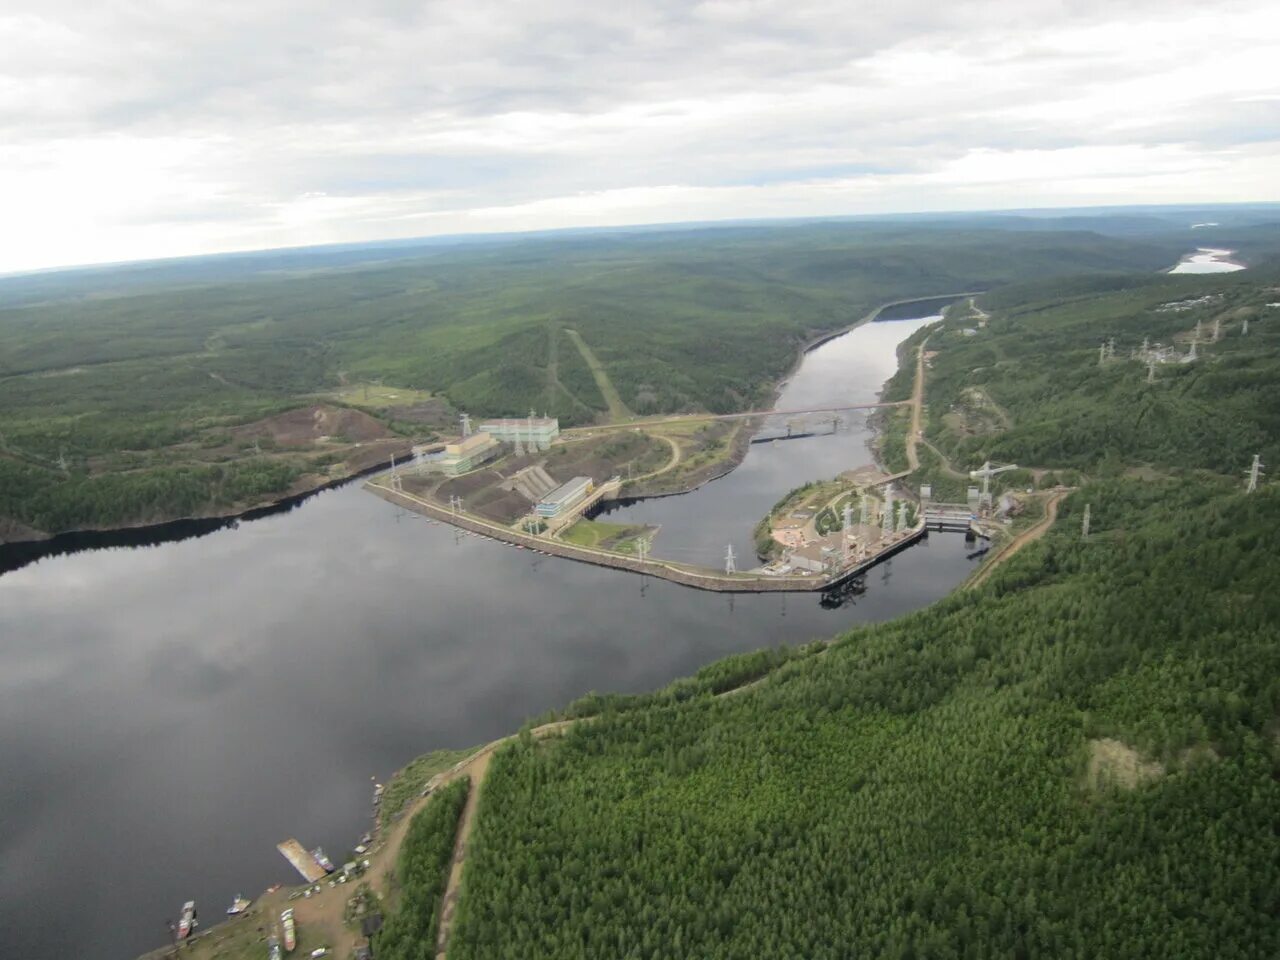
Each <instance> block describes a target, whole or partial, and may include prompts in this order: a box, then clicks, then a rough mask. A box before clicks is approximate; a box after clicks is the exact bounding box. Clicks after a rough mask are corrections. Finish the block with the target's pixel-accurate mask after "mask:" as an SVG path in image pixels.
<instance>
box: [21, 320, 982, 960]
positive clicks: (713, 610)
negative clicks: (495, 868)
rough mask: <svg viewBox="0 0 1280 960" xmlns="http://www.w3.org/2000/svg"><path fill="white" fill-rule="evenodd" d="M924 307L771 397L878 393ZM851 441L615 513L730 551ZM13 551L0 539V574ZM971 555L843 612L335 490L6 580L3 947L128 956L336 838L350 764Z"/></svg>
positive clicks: (826, 621) (335, 846) (907, 606)
mask: <svg viewBox="0 0 1280 960" xmlns="http://www.w3.org/2000/svg"><path fill="white" fill-rule="evenodd" d="M920 322H922V321H919V320H916V321H910V320H901V321H895V322H879V323H875V324H869V325H865V326H862V327H859V328H858V329H856V330H854V331H853V332H851V333H849V334H847V335H845V336H843V337H840V338H838V339H836V340H833V341H831V342H829V343H827V344H824V345H823V346H821V347H819V348H817V349H816V350H815V351H813V352H812V353H810V354H809V355H808V356H807V357H806V359H805V361H804V363H803V364H802V366H801V369H800V370H799V371H798V373H797V375H796V376H795V377H794V378H793V379H792V382H791V384H790V385H789V386H788V388H787V390H786V392H785V393H784V397H783V402H784V403H786V404H793V405H795V404H798V405H821V404H819V403H818V402H817V401H819V400H825V399H829V398H832V397H836V398H853V397H859V398H873V397H874V394H875V393H876V392H877V391H878V390H879V388H880V386H881V384H882V383H883V382H884V380H885V379H887V378H888V377H889V376H890V375H891V374H892V373H893V370H894V368H895V365H896V359H895V356H894V351H895V347H896V345H897V343H899V342H900V341H901V340H902V339H903V338H904V337H906V336H907V335H908V334H909V333H910V332H911V331H912V330H913V329H915V327H916V326H918V325H919V323H920ZM802 390H804V391H814V392H812V393H805V394H804V396H805V397H810V396H812V398H813V401H812V402H811V401H810V400H808V399H804V400H801V399H799V397H800V393H799V391H802ZM866 439H867V432H866V427H865V422H864V420H863V418H862V417H861V416H858V417H857V418H856V419H855V422H854V423H853V426H852V428H851V429H848V430H846V431H845V432H844V433H841V434H838V435H836V436H833V437H829V438H813V439H811V440H791V441H785V442H779V443H776V444H772V445H769V444H760V445H755V446H753V447H752V449H751V453H750V454H749V455H748V458H747V460H746V461H745V462H744V464H743V465H742V466H741V467H740V468H739V469H738V470H736V471H734V472H733V473H732V474H730V475H729V476H728V477H725V478H723V479H721V480H719V481H716V482H714V483H712V484H709V485H708V486H707V487H704V488H703V489H702V490H701V491H699V492H697V493H695V494H692V495H688V496H684V497H673V498H667V499H663V500H655V501H649V502H644V503H639V504H634V505H632V506H629V507H627V508H625V510H626V511H627V512H628V513H634V515H636V516H637V517H641V516H642V517H645V518H648V519H655V518H656V519H659V520H660V521H661V522H662V523H663V524H664V529H663V531H662V533H661V534H660V536H659V538H658V545H657V548H656V552H659V553H661V552H664V551H666V550H669V551H670V553H671V555H678V553H679V551H681V550H686V549H704V548H705V549H706V550H709V551H710V552H711V557H709V558H708V560H707V562H714V559H715V556H723V549H724V544H725V543H726V542H727V541H726V538H729V540H732V542H734V543H735V544H736V545H737V548H738V549H740V550H744V551H746V550H749V544H750V530H751V527H752V526H753V525H754V524H755V522H756V521H757V520H758V519H759V517H760V516H761V515H762V514H763V512H764V511H765V510H767V509H768V507H769V506H770V505H771V504H772V503H773V502H775V501H776V500H777V499H778V498H779V497H780V496H781V495H782V494H783V493H785V492H786V491H787V490H788V489H790V488H792V487H794V486H796V485H797V484H799V483H801V482H803V481H805V480H808V479H815V478H821V477H828V476H831V475H833V474H834V473H836V472H838V471H839V470H841V469H846V468H849V467H853V466H857V465H859V464H862V463H865V462H867V461H868V460H869V456H868V454H867V453H866V451H865V443H866ZM682 518H683V519H684V520H691V518H697V519H698V523H697V524H695V523H693V522H689V523H687V524H685V523H682V522H681V520H682ZM677 531H679V532H677ZM14 556H15V554H14V553H12V552H11V553H10V554H9V555H8V556H6V555H5V548H2V547H0V570H3V569H4V568H5V566H6V563H8V564H9V565H14ZM740 556H744V557H749V553H747V552H744V553H741V554H740ZM970 565H971V561H969V560H967V559H966V554H965V546H964V542H963V538H961V537H960V536H958V535H934V536H931V537H930V538H929V539H928V540H927V541H925V542H924V543H922V544H920V545H918V546H915V547H912V548H910V549H908V550H906V551H904V552H903V553H901V554H899V555H898V556H896V557H895V558H894V559H892V560H891V561H889V562H888V563H885V564H884V565H882V566H881V567H878V568H876V569H875V570H873V571H872V572H871V574H870V575H869V576H868V578H867V582H866V584H865V592H864V593H862V594H861V595H858V596H855V597H853V598H851V599H849V600H848V601H847V602H845V603H844V604H843V605H841V606H838V607H832V606H824V605H822V604H821V603H820V602H819V598H818V597H817V596H816V595H808V594H805V595H793V596H791V597H788V596H787V595H785V594H758V595H746V596H729V595H717V594H711V593H704V592H701V591H697V590H690V589H686V588H683V587H679V586H676V585H675V584H671V583H666V582H663V581H656V580H646V579H642V578H639V577H636V576H634V575H631V574H628V573H624V572H620V571H615V570H607V569H603V568H598V567H593V566H588V565H584V564H579V563H573V562H569V561H564V560H557V559H554V558H544V557H538V556H534V555H531V554H530V553H529V552H528V551H517V550H513V549H510V548H507V547H504V546H502V545H500V544H497V543H494V542H491V541H484V540H479V539H476V538H471V537H461V538H458V537H457V536H455V533H454V531H452V530H451V529H449V528H446V527H443V526H440V525H432V524H428V523H426V522H425V521H423V520H422V519H420V518H417V517H415V516H413V515H411V514H408V513H404V512H402V511H397V510H396V509H395V508H393V507H391V506H390V505H389V504H387V503H385V502H383V501H381V500H379V499H377V498H375V497H373V496H370V495H368V494H366V493H364V492H363V491H362V490H361V489H360V488H359V486H358V485H352V486H348V487H344V488H341V489H338V490H332V491H328V492H326V493H322V494H320V495H318V496H316V497H314V498H312V499H310V500H308V501H307V502H306V503H305V504H303V505H302V506H301V507H299V508H298V509H295V510H293V511H290V512H287V513H281V514H275V515H271V516H267V517H264V518H262V519H259V520H254V521H252V522H245V523H241V524H239V525H236V526H232V527H228V528H225V529H220V530H216V531H215V532H212V533H209V534H207V535H205V536H202V537H199V538H195V539H187V540H182V541H179V542H169V543H162V544H159V545H156V546H149V547H139V548H114V549H97V550H84V551H81V552H77V553H71V554H68V555H64V556H51V557H46V558H45V559H42V560H40V561H38V562H36V563H31V564H29V565H26V566H23V567H21V568H20V569H17V570H15V571H13V572H10V573H7V574H4V575H3V576H0V771H3V776H2V777H0V930H3V931H4V932H5V933H4V937H5V946H4V953H5V955H6V956H14V957H27V958H35V960H55V958H56V960H69V958H77V957H84V958H94V960H101V958H107V960H112V958H129V957H132V956H134V955H136V954H138V953H140V952H142V951H143V950H146V949H150V948H153V947H156V946H159V945H161V944H162V943H164V942H165V941H166V939H167V932H166V929H165V926H164V921H165V920H166V919H167V918H171V917H173V916H174V915H175V914H176V912H177V911H178V910H179V908H180V906H181V904H182V901H184V900H187V899H195V900H196V901H197V903H198V904H199V906H200V909H201V914H202V916H203V917H204V918H205V921H206V923H207V922H210V921H213V920H215V919H217V917H218V915H219V914H220V913H221V911H222V910H223V908H224V907H225V906H226V905H227V904H228V903H229V902H230V900H231V897H232V895H233V894H235V893H236V892H237V891H241V890H243V891H244V892H246V893H250V894H256V893H257V892H258V891H260V890H262V889H263V888H265V887H266V886H267V885H269V884H271V883H274V882H277V881H283V882H291V881H293V880H295V879H296V877H295V876H293V872H292V869H291V868H290V867H289V866H288V864H287V863H286V862H285V861H284V859H283V858H282V857H281V856H280V855H279V854H278V853H277V852H276V849H275V844H276V843H277V842H278V841H280V840H282V839H284V838H285V837H290V836H296V837H298V838H299V839H300V840H302V842H303V843H304V844H306V845H307V846H313V845H316V844H319V845H322V846H324V847H326V848H327V849H329V850H331V851H336V852H341V851H343V850H346V849H348V848H349V847H350V846H351V844H352V843H353V842H354V841H355V838H356V837H358V836H359V835H360V834H361V833H362V832H364V830H365V829H367V827H368V817H369V799H370V784H369V778H370V776H371V775H375V776H377V777H378V779H383V778H385V777H386V776H388V775H389V774H390V773H391V772H392V771H393V770H395V769H396V768H398V767H400V766H402V765H403V764H404V763H405V762H406V761H408V760H409V759H411V758H412V757H414V756H415V755H417V754H419V753H422V752H424V751H426V750H429V749H432V748H435V747H463V746H468V745H473V744H479V743H482V742H484V741H487V740H489V739H492V738H495V737H498V736H501V735H504V734H507V733H510V732H511V731H513V730H515V729H517V728H518V727H519V726H520V724H521V723H522V722H523V721H524V720H525V719H526V718H528V717H530V716H531V715H534V714H537V713H540V712H542V711H544V710H546V709H548V708H552V707H558V706H563V705H564V704H566V703H567V702H569V701H570V700H572V699H574V698H575V697H577V696H579V695H581V694H583V693H586V692H587V691H590V690H615V691H643V690H650V689H653V688H655V687H659V686H661V685H663V684H665V683H667V682H668V681H670V680H672V679H674V678H676V677H679V676H683V675H686V674H689V673H691V672H693V671H694V670H696V669H697V668H698V667H700V666H702V665H704V664H706V663H708V662H710V661H712V660H715V659H717V658H719V657H722V656H725V655H728V654H731V653H736V652H740V651H745V650H752V649H757V648H760V647H764V646H773V645H777V644H781V643H790V644H795V643H803V642H805V641H808V640H811V639H814V638H817V637H829V636H831V635H833V634H835V633H837V632H839V631H841V630H843V629H846V628H848V627H851V626H853V625H855V624H859V623H866V622H869V621H876V620H883V619H886V618H889V617H893V616H897V615H899V614H902V613H905V612H907V611H910V610H914V609H916V608H918V607H920V606H923V605H925V604H928V603H930V602H932V601H934V600H936V599H937V598H939V597H941V596H943V595H944V594H945V593H947V592H948V591H949V590H950V589H951V588H952V587H953V586H955V585H956V584H957V583H959V582H960V581H961V580H962V579H963V578H964V577H965V576H966V574H967V573H968V570H969V568H970Z"/></svg>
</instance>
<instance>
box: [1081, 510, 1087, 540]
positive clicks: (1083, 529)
mask: <svg viewBox="0 0 1280 960" xmlns="http://www.w3.org/2000/svg"><path fill="white" fill-rule="evenodd" d="M1080 539H1081V540H1088V539H1089V504H1087V503H1086V504H1085V505H1084V519H1083V520H1082V521H1081V522H1080Z"/></svg>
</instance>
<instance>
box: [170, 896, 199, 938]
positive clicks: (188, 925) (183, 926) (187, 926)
mask: <svg viewBox="0 0 1280 960" xmlns="http://www.w3.org/2000/svg"><path fill="white" fill-rule="evenodd" d="M199 922H200V921H198V920H197V919H196V902H195V901H194V900H188V901H187V902H186V903H184V904H183V905H182V919H180V920H179V921H178V929H177V930H176V931H174V936H176V937H177V938H178V939H179V940H185V939H187V937H189V936H191V931H192V930H194V929H195V928H196V926H197V925H198V924H199Z"/></svg>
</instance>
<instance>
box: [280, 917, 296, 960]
mask: <svg viewBox="0 0 1280 960" xmlns="http://www.w3.org/2000/svg"><path fill="white" fill-rule="evenodd" d="M280 925H281V926H282V927H284V952H285V953H292V952H293V948H294V947H296V946H297V945H298V933H297V929H296V928H295V927H294V924H293V907H290V908H289V909H288V910H286V911H284V913H282V914H280Z"/></svg>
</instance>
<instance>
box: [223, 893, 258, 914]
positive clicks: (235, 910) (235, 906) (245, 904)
mask: <svg viewBox="0 0 1280 960" xmlns="http://www.w3.org/2000/svg"><path fill="white" fill-rule="evenodd" d="M251 903H253V901H252V900H250V899H249V898H248V897H242V896H241V895H240V894H238V893H237V894H236V898H235V899H234V900H232V901H231V906H229V907H227V916H229V917H234V916H236V915H237V914H240V913H244V912H245V911H246V910H248V909H249V904H251Z"/></svg>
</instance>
